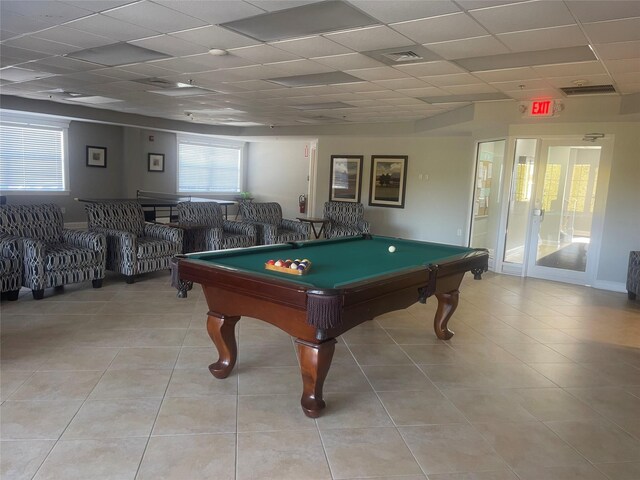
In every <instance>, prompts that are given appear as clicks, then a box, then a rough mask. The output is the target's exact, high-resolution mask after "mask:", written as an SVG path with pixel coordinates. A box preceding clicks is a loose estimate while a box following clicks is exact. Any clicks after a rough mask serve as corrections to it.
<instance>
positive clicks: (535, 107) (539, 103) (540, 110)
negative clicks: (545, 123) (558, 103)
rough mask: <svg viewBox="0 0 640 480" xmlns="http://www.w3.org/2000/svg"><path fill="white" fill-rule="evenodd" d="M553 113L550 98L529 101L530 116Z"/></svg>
mask: <svg viewBox="0 0 640 480" xmlns="http://www.w3.org/2000/svg"><path fill="white" fill-rule="evenodd" d="M551 115H553V102H552V101H551V100H534V101H532V102H531V116H532V117H550V116H551Z"/></svg>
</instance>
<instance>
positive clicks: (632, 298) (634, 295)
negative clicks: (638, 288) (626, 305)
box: [627, 291, 636, 300]
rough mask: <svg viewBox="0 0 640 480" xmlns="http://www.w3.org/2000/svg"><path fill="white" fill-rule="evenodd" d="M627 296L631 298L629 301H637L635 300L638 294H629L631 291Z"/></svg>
mask: <svg viewBox="0 0 640 480" xmlns="http://www.w3.org/2000/svg"><path fill="white" fill-rule="evenodd" d="M627 296H628V297H629V300H635V299H636V294H635V292H629V291H627Z"/></svg>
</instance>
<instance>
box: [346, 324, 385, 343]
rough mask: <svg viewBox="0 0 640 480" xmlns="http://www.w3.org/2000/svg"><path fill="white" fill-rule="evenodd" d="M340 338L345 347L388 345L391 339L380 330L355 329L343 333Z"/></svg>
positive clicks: (376, 328)
mask: <svg viewBox="0 0 640 480" xmlns="http://www.w3.org/2000/svg"><path fill="white" fill-rule="evenodd" d="M341 338H342V339H343V340H344V342H345V343H346V344H347V345H361V344H365V345H374V344H375V345H388V344H393V343H394V341H393V339H392V338H391V337H390V336H389V335H388V334H387V332H386V331H385V330H384V329H382V328H378V327H375V328H355V329H352V330H349V331H348V332H346V333H344V334H343V335H342V336H341Z"/></svg>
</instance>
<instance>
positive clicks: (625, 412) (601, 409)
mask: <svg viewBox="0 0 640 480" xmlns="http://www.w3.org/2000/svg"><path fill="white" fill-rule="evenodd" d="M567 391H568V392H569V393H570V394H571V395H573V396H575V397H577V398H579V399H580V400H581V401H583V402H584V403H586V404H587V405H589V406H590V407H591V408H593V409H594V410H595V411H597V412H598V413H600V414H601V415H604V416H605V417H606V418H608V419H609V420H612V421H614V422H615V423H618V424H619V425H626V424H627V423H628V422H630V421H632V420H640V398H638V397H636V396H635V395H632V394H630V393H629V392H627V391H626V390H625V389H624V388H618V387H602V388H569V389H567Z"/></svg>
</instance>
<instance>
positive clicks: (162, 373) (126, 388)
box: [89, 369, 171, 400]
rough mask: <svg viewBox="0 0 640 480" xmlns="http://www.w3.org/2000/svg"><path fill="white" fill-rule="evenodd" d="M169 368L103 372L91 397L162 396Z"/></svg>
mask: <svg viewBox="0 0 640 480" xmlns="http://www.w3.org/2000/svg"><path fill="white" fill-rule="evenodd" d="M170 376H171V370H168V369H166V370H111V371H107V372H105V373H104V375H103V376H102V378H101V379H100V381H99V382H98V384H97V385H96V387H95V388H94V389H93V392H91V395H90V397H89V398H91V399H96V400H97V399H107V398H138V397H162V396H163V395H164V393H165V390H166V389H167V385H168V383H169V377H170Z"/></svg>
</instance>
